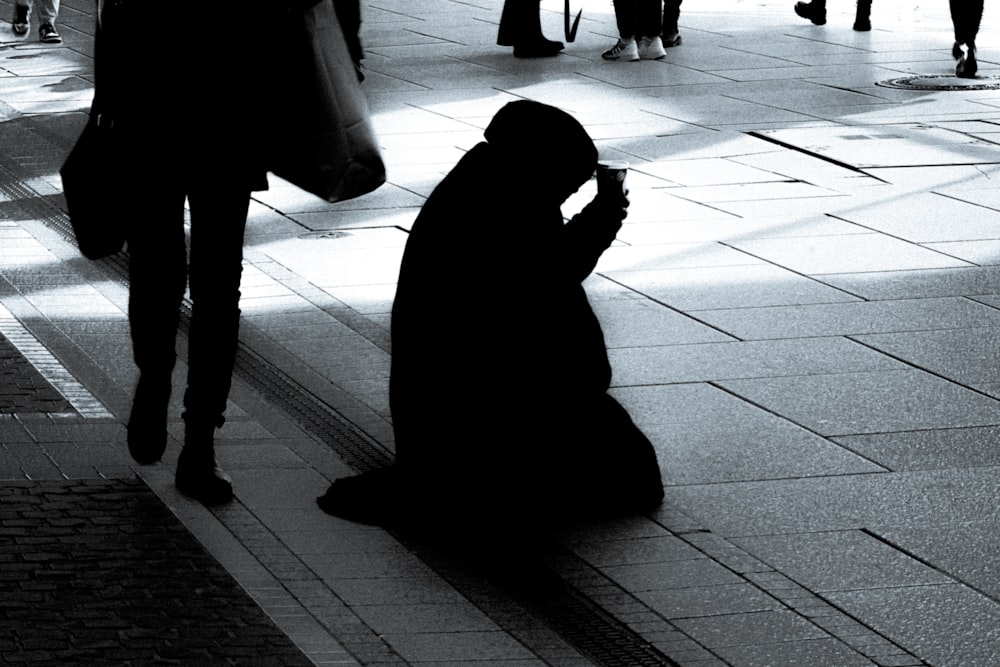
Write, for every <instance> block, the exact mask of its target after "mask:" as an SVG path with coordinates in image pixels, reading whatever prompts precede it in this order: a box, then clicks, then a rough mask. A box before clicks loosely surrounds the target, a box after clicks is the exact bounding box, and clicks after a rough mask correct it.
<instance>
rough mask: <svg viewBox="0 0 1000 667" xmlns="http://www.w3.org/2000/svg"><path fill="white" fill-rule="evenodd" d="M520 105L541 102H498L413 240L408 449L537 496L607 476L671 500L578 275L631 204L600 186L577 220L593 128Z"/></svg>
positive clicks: (396, 317)
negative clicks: (568, 216)
mask: <svg viewBox="0 0 1000 667" xmlns="http://www.w3.org/2000/svg"><path fill="white" fill-rule="evenodd" d="M514 105H528V106H516V107H515V108H516V109H517V112H516V113H512V112H508V113H506V114H505V113H504V112H501V114H498V116H497V120H495V121H494V124H492V125H491V129H488V130H487V138H488V142H484V143H480V144H478V145H477V146H475V147H474V148H473V149H472V150H471V151H469V153H468V154H467V155H466V156H465V157H464V158H463V159H462V160H461V161H460V162H459V163H458V165H457V166H456V167H455V168H454V169H453V170H452V171H451V173H449V174H448V176H447V177H446V178H445V179H444V180H443V181H442V182H441V184H440V185H439V186H438V187H437V188H436V189H435V190H434V192H433V193H432V194H431V196H430V197H429V199H428V200H427V202H426V204H425V205H424V207H423V209H422V211H421V213H420V215H419V216H418V218H417V220H416V222H415V223H414V225H413V229H412V232H411V234H410V238H409V240H408V242H407V244H406V248H405V251H404V255H403V260H402V264H401V267H400V273H399V282H398V287H397V292H396V298H395V303H394V306H393V311H392V345H393V348H392V371H391V386H390V403H391V409H392V416H393V425H394V428H395V433H396V452H397V461H398V463H399V464H400V465H401V466H403V467H409V468H411V469H414V470H418V471H419V474H420V475H422V476H440V475H443V476H444V477H446V478H447V479H446V480H445V482H444V483H445V484H446V485H451V486H452V487H454V485H456V484H457V485H458V487H463V486H464V487H465V490H466V491H469V492H475V491H476V490H477V489H478V490H479V492H483V491H484V490H486V489H490V488H499V487H505V486H508V485H511V484H512V485H513V487H508V492H507V496H509V488H516V489H519V490H520V491H524V498H525V499H528V500H527V502H528V503H529V504H533V503H535V502H536V501H539V502H547V501H548V500H551V499H552V498H551V497H548V498H543V497H544V496H551V495H555V496H564V495H565V496H573V497H572V500H571V502H572V503H578V502H579V500H580V499H579V497H578V496H577V495H576V492H577V491H579V489H580V486H581V485H584V486H587V487H593V485H594V484H601V483H602V480H603V481H606V482H607V483H608V484H613V485H614V486H615V488H616V489H617V488H620V487H621V486H622V485H624V486H626V487H627V486H632V485H634V486H635V489H634V490H627V489H626V490H624V491H622V492H624V493H625V494H626V495H627V496H629V497H630V498H631V497H632V493H633V491H634V492H637V493H639V494H640V495H643V496H644V497H645V500H646V501H647V502H646V504H647V505H648V504H650V498H654V499H655V501H657V502H658V500H659V498H660V497H661V496H662V485H661V483H660V478H659V468H658V466H657V464H656V459H655V455H654V453H653V450H652V446H651V445H650V443H649V441H648V440H646V438H645V437H644V436H643V435H642V434H641V433H640V432H639V431H638V429H637V428H636V427H635V426H634V424H632V422H631V419H630V418H629V417H628V415H627V414H626V413H625V411H624V410H622V409H621V407H620V406H619V405H618V404H617V403H615V402H614V400H613V399H612V398H611V397H610V396H608V395H607V390H608V387H609V385H610V382H611V367H610V364H609V362H608V357H607V351H606V347H605V343H604V337H603V333H602V331H601V326H600V323H599V322H598V319H597V317H596V316H595V314H594V312H593V310H592V308H591V306H590V304H589V302H588V300H587V296H586V293H585V291H584V288H583V286H582V285H581V281H583V280H584V279H585V278H586V277H587V276H588V275H589V274H590V273H591V271H592V270H593V269H594V266H595V265H596V263H597V260H598V258H599V257H600V255H601V253H602V252H603V251H604V250H605V249H606V248H607V247H608V246H609V245H610V244H611V242H612V241H613V240H614V235H615V233H616V232H617V230H618V229H619V228H620V226H621V218H622V217H623V214H622V213H621V210H620V209H618V212H617V215H616V212H615V211H614V209H613V208H612V209H610V210H609V209H608V208H607V206H606V205H605V204H604V203H602V202H599V201H596V200H595V202H592V203H591V204H590V205H588V206H587V207H586V208H585V209H584V210H583V211H582V212H581V213H580V214H578V215H577V216H575V217H574V218H573V219H572V220H571V221H569V222H568V223H564V219H563V216H562V213H561V211H560V204H561V203H562V202H563V200H564V199H565V198H566V197H567V196H568V195H569V194H570V193H571V192H572V191H573V190H575V189H576V188H578V187H579V186H580V185H581V183H582V182H583V181H584V180H585V179H586V178H588V177H589V175H590V174H591V173H592V172H593V169H594V166H595V164H596V151H595V150H594V147H593V143H592V142H591V141H590V139H589V137H586V134H585V133H583V132H582V128H580V132H567V133H562V134H561V132H562V129H565V128H562V127H561V125H559V123H563V122H566V121H565V119H570V117H569V116H565V115H564V114H562V112H559V114H558V115H554V116H552V117H548V118H546V117H545V115H546V113H547V112H545V113H543V114H542V117H541V118H539V117H538V116H537V115H536V114H538V113H539V112H540V109H539V108H540V107H542V105H537V104H536V103H527V102H524V103H514ZM509 106H510V105H509ZM545 109H551V107H545ZM563 116H565V119H564V118H563ZM570 120H571V119H570ZM498 122H499V125H498ZM573 122H574V123H575V121H573ZM552 123H556V124H555V125H552ZM581 134H582V136H581ZM616 462H617V463H616ZM619 464H621V465H623V466H624V468H623V470H622V471H621V474H620V475H619V477H620V478H621V479H617V480H615V479H614V478H615V473H613V472H611V471H613V470H614V469H615V467H616V465H619ZM605 473H608V474H606V475H605ZM557 480H558V481H557ZM550 492H551V493H550ZM459 493H462V492H461V491H460V492H459ZM487 493H488V492H487ZM596 495H597V496H600V497H601V498H605V495H604V494H600V493H598V494H596ZM505 502H506V498H505Z"/></svg>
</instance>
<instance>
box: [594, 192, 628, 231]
mask: <svg viewBox="0 0 1000 667" xmlns="http://www.w3.org/2000/svg"><path fill="white" fill-rule="evenodd" d="M629 204H630V202H629V199H628V190H625V191H624V192H622V194H621V195H616V196H613V197H612V196H608V195H606V194H600V193H599V194H597V196H595V197H594V198H593V199H592V200H591V201H590V203H589V204H587V206H585V207H584V210H585V211H586V210H588V209H589V215H593V216H594V217H595V218H597V219H598V220H609V221H614V222H616V223H619V226H620V224H621V222H622V220H624V219H625V218H626V216H628V207H629Z"/></svg>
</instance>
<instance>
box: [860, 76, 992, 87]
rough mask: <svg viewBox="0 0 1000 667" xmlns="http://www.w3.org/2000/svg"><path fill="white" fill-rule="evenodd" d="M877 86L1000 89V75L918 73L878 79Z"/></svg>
mask: <svg viewBox="0 0 1000 667" xmlns="http://www.w3.org/2000/svg"><path fill="white" fill-rule="evenodd" d="M875 85H876V86H882V87H883V88H901V89H903V90H1000V76H979V77H976V78H975V79H959V78H958V77H957V76H954V75H951V74H918V75H916V76H904V77H900V78H898V79H889V80H888V81H877V82H876V83H875Z"/></svg>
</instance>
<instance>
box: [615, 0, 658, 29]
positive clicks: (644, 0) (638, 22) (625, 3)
mask: <svg viewBox="0 0 1000 667" xmlns="http://www.w3.org/2000/svg"><path fill="white" fill-rule="evenodd" d="M614 4H615V21H616V22H617V24H618V34H619V35H620V36H621V37H626V38H627V37H655V36H657V35H659V34H660V30H661V25H662V24H661V20H662V16H663V15H662V14H661V13H660V0H614Z"/></svg>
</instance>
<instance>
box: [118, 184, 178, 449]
mask: <svg viewBox="0 0 1000 667" xmlns="http://www.w3.org/2000/svg"><path fill="white" fill-rule="evenodd" d="M149 182H150V183H153V184H154V185H152V186H146V187H143V188H139V187H126V188H125V190H126V191H133V192H142V193H143V196H142V197H141V200H140V197H139V196H136V197H135V200H136V210H137V211H139V210H141V211H142V213H141V215H142V216H143V219H142V220H141V224H136V225H134V226H133V227H132V228H131V229H130V230H129V234H128V250H129V302H128V318H129V330H130V333H131V337H132V352H133V358H134V359H135V364H136V367H137V368H138V369H139V381H138V384H137V385H136V389H135V395H134V397H133V400H132V410H131V413H130V415H129V420H128V447H129V452H130V453H131V454H132V458H134V459H135V460H136V462H138V463H140V464H143V465H148V464H151V463H155V462H157V461H159V460H160V457H161V456H163V452H164V450H165V449H166V446H167V409H168V404H169V401H170V392H171V387H172V374H173V370H174V365H175V364H176V361H177V352H176V339H177V327H178V323H179V321H180V308H181V302H182V301H183V299H184V289H185V286H186V284H187V247H186V244H185V241H184V191H183V189H182V188H181V187H180V186H179V185H176V186H172V185H169V184H168V181H167V180H166V179H161V178H158V176H157V175H151V177H150V179H149ZM140 206H142V208H141V209H140V208H139V207H140Z"/></svg>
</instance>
